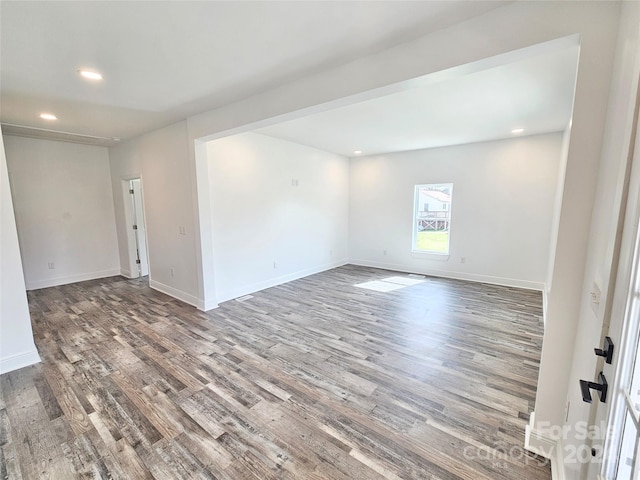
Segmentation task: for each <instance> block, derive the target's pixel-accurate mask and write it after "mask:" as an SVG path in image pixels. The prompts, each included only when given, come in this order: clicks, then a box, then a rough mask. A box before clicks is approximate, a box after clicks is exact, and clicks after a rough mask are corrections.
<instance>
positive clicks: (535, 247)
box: [349, 133, 562, 289]
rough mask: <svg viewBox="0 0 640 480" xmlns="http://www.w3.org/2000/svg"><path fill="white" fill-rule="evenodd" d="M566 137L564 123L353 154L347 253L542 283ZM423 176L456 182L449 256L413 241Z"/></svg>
mask: <svg viewBox="0 0 640 480" xmlns="http://www.w3.org/2000/svg"><path fill="white" fill-rule="evenodd" d="M561 145H562V134H560V133H558V134H549V135H538V136H529V137H519V138H514V139H510V140H502V141H495V142H483V143H475V144H468V145H459V146H453V147H446V148H433V149H427V150H416V151H412V152H404V153H395V154H387V155H379V156H370V157H361V158H352V159H351V162H350V166H351V170H350V176H349V178H350V188H349V199H350V202H349V259H350V262H351V263H355V264H358V265H369V266H376V267H382V268H390V269H397V270H402V271H409V272H419V273H427V274H432V275H442V276H447V277H453V278H462V279H470V280H478V281H485V282H490V283H498V284H502V285H511V286H521V287H527V288H536V289H542V286H543V285H544V282H545V280H546V273H547V272H546V266H547V264H546V261H547V258H548V256H549V238H550V230H551V217H552V215H553V200H554V197H555V190H556V178H557V173H558V164H559V162H560V153H561V152H560V150H561ZM423 183H453V201H452V206H451V231H450V246H449V255H447V256H445V255H428V254H422V253H412V251H411V246H412V245H411V243H412V228H413V204H414V186H415V185H418V184H423ZM462 257H464V263H462V262H461V259H462Z"/></svg>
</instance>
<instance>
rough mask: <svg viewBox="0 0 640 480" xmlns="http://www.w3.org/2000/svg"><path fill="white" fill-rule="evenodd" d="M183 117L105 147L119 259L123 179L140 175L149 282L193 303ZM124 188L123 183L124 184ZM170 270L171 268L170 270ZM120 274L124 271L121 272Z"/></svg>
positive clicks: (124, 251) (123, 241)
mask: <svg viewBox="0 0 640 480" xmlns="http://www.w3.org/2000/svg"><path fill="white" fill-rule="evenodd" d="M188 158H189V150H188V146H187V130H186V122H180V123H176V124H174V125H170V126H168V127H166V128H163V129H160V130H156V131H154V132H151V133H149V134H146V135H143V136H141V137H137V138H135V139H133V140H130V141H128V142H123V143H122V144H120V145H118V146H116V147H112V148H111V149H110V150H109V160H110V164H111V175H112V177H111V179H112V184H113V199H114V202H115V210H116V225H117V231H118V245H119V252H120V263H121V265H123V266H127V265H130V264H131V261H130V259H129V248H128V237H127V229H129V228H131V227H130V225H128V222H127V219H126V216H125V201H127V202H130V201H131V200H130V198H129V197H128V193H127V192H126V191H125V189H123V182H122V180H124V179H132V178H141V179H142V186H143V189H144V208H145V220H146V226H147V232H146V233H147V245H148V247H149V250H148V252H147V253H148V257H149V271H150V273H149V285H150V286H151V287H152V288H155V289H157V290H160V291H162V292H165V293H167V294H169V295H172V296H174V297H176V298H179V299H181V300H183V301H185V302H187V303H189V304H191V305H194V306H198V305H199V301H198V278H197V264H196V252H195V249H196V244H195V238H196V237H195V235H194V234H195V232H194V219H195V216H196V215H197V212H194V208H193V199H192V194H193V192H194V188H193V185H192V184H191V178H192V174H191V170H190V165H189V160H188ZM127 189H128V187H127ZM172 272H173V274H172ZM123 273H125V274H126V272H123Z"/></svg>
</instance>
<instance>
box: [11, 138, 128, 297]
mask: <svg viewBox="0 0 640 480" xmlns="http://www.w3.org/2000/svg"><path fill="white" fill-rule="evenodd" d="M4 140H5V148H6V155H7V163H8V167H9V175H10V181H11V187H12V191H13V202H14V206H15V215H16V222H17V226H18V236H19V239H20V247H21V250H22V263H23V268H24V274H25V281H26V286H27V289H28V290H32V289H36V288H44V287H50V286H54V285H61V284H66V283H71V282H78V281H82V280H89V279H92V278H101V277H107V276H112V275H118V274H119V273H120V265H119V262H118V250H117V240H116V231H115V216H114V210H113V197H112V195H111V176H110V173H109V157H108V151H107V149H106V148H104V147H96V146H89V145H77V144H73V143H65V142H54V141H50V140H39V139H33V138H24V137H14V136H5V139H4ZM49 263H53V264H54V267H55V268H53V269H51V268H49V265H48V264H49Z"/></svg>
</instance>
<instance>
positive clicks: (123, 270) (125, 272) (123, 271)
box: [120, 268, 134, 278]
mask: <svg viewBox="0 0 640 480" xmlns="http://www.w3.org/2000/svg"><path fill="white" fill-rule="evenodd" d="M120 275H122V276H123V277H125V278H134V277H133V275H131V272H130V271H129V270H127V269H126V268H121V269H120Z"/></svg>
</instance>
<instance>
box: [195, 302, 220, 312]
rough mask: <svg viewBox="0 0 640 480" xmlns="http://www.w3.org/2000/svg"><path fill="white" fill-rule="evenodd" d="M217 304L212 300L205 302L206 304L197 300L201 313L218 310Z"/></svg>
mask: <svg viewBox="0 0 640 480" xmlns="http://www.w3.org/2000/svg"><path fill="white" fill-rule="evenodd" d="M218 306H219V305H218V303H217V302H216V301H213V300H207V301H206V302H204V301H202V300H201V299H199V300H198V310H201V311H203V312H208V311H209V310H213V309H214V308H218Z"/></svg>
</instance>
